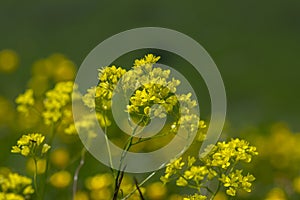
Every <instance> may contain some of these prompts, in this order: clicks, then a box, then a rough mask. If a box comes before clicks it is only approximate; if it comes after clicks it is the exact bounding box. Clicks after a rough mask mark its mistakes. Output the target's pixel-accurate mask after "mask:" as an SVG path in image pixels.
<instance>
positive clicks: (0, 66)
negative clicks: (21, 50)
mask: <svg viewBox="0 0 300 200" xmlns="http://www.w3.org/2000/svg"><path fill="white" fill-rule="evenodd" d="M18 64H19V56H18V54H17V53H16V52H15V51H13V50H9V49H5V50H2V51H0V72H2V73H11V72H14V71H15V70H16V69H17V67H18Z"/></svg>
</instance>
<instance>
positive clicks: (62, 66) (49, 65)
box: [32, 53, 76, 82]
mask: <svg viewBox="0 0 300 200" xmlns="http://www.w3.org/2000/svg"><path fill="white" fill-rule="evenodd" d="M32 74H33V77H35V76H44V77H46V78H47V79H48V80H54V81H55V82H61V81H72V80H74V78H75V74H76V67H75V65H74V63H73V62H72V61H71V60H69V59H67V58H66V57H65V56H64V55H62V54H59V53H55V54H52V55H50V56H49V57H47V58H44V59H40V60H38V61H37V62H35V63H34V64H33V66H32Z"/></svg>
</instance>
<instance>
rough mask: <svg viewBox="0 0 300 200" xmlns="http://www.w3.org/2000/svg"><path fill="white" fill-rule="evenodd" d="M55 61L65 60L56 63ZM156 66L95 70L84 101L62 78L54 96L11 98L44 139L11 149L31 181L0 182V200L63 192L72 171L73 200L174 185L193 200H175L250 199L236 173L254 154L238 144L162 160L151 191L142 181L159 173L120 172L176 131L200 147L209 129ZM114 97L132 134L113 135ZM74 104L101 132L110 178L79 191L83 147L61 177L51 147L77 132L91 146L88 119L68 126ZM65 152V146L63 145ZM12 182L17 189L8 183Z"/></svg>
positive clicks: (143, 63) (245, 179) (127, 195)
mask: <svg viewBox="0 0 300 200" xmlns="http://www.w3.org/2000/svg"><path fill="white" fill-rule="evenodd" d="M59 59H65V58H61V57H59ZM59 59H58V60H59ZM159 59H160V57H159V56H154V55H152V54H148V55H146V56H145V57H144V58H142V59H138V60H135V62H134V64H133V67H132V70H129V71H127V70H126V69H124V68H122V67H116V66H114V65H113V66H107V67H104V68H101V69H99V74H98V84H97V85H96V86H93V87H91V88H89V89H87V91H86V93H85V94H80V93H79V92H78V91H77V86H76V84H74V82H73V78H74V77H72V76H71V78H70V79H69V80H63V81H62V79H61V77H60V78H54V79H53V80H54V83H55V84H54V88H53V89H41V88H38V89H37V88H36V87H31V88H29V89H27V90H26V91H25V93H24V94H20V95H19V96H18V97H17V98H16V103H17V110H18V112H19V113H20V115H21V116H22V117H28V116H33V115H37V116H38V118H37V119H36V120H35V121H34V122H32V123H31V125H32V126H31V127H30V129H33V128H35V129H37V130H41V131H39V132H43V131H44V134H40V133H32V134H25V135H22V136H21V137H20V139H19V140H18V141H17V144H16V145H14V146H13V147H12V150H11V152H12V153H19V154H21V155H23V156H25V157H26V158H28V159H31V160H33V161H34V162H33V165H34V170H33V181H32V180H31V179H30V178H27V177H22V176H20V175H17V174H14V173H10V174H9V175H8V176H0V185H1V190H0V199H30V198H31V197H34V198H36V199H43V198H44V196H45V193H46V192H47V187H46V185H47V184H48V183H50V184H51V185H53V186H54V187H56V188H61V189H62V188H66V187H68V185H69V184H70V182H71V179H72V178H71V172H70V171H72V173H73V183H72V198H73V199H76V200H80V199H84V200H85V199H89V198H91V199H113V200H117V199H145V195H147V196H148V197H150V198H151V195H153V194H151V192H147V191H153V188H159V190H162V191H164V189H165V188H166V187H167V185H169V183H170V182H172V181H173V180H174V181H175V183H176V185H177V186H179V187H182V188H186V191H189V190H188V189H187V188H191V189H193V190H194V191H193V195H192V196H191V195H188V194H181V195H180V196H178V199H184V200H188V199H214V198H215V196H216V195H217V193H218V192H219V191H221V190H225V192H226V194H227V195H228V196H236V195H237V192H238V191H240V190H241V191H246V192H251V186H252V182H253V181H254V180H255V178H254V176H253V175H251V174H249V173H245V172H244V170H242V169H240V168H239V167H240V163H242V162H244V163H249V162H251V160H252V157H253V156H255V155H257V154H258V153H257V151H256V148H255V147H254V146H251V145H250V144H249V143H248V142H246V141H245V140H241V139H238V138H236V139H231V140H230V141H228V142H225V141H223V142H218V143H217V144H216V145H213V146H212V147H209V148H208V149H209V151H207V152H205V156H204V155H196V156H193V155H188V157H186V156H185V155H184V156H182V157H174V158H173V159H172V160H171V161H169V160H167V161H166V162H167V163H168V164H167V163H165V164H166V169H165V173H164V174H163V175H162V176H161V178H160V181H161V182H155V183H153V184H150V186H151V187H150V186H149V187H148V186H146V182H147V181H149V179H150V178H152V177H153V176H154V175H155V174H156V173H158V174H159V170H157V171H154V172H152V173H151V174H150V175H148V176H147V177H146V178H145V179H144V180H142V181H138V180H137V179H136V178H133V179H131V178H130V176H129V174H127V173H125V169H126V162H125V160H126V157H127V152H129V151H132V152H147V151H153V150H155V149H159V148H161V147H162V146H164V145H165V144H167V143H168V142H169V141H170V139H172V138H173V137H175V136H176V135H178V130H179V129H180V130H183V132H184V133H185V135H183V136H184V139H186V140H190V139H191V138H192V134H191V133H193V132H196V133H197V137H196V138H197V143H196V144H193V145H196V146H197V145H199V146H200V145H201V143H202V142H203V140H205V129H206V126H207V125H206V123H205V122H204V121H203V120H201V119H200V118H199V117H198V113H197V109H196V106H197V101H196V100H194V99H193V95H192V93H190V92H189V91H188V92H187V93H182V94H177V92H178V87H179V86H180V84H181V81H180V80H178V79H176V78H174V77H172V74H171V72H170V70H168V69H163V68H160V67H155V63H156V62H157V61H158V60H159ZM55 62H57V59H56V61H55ZM67 63H68V65H67V66H69V68H68V69H72V68H70V63H69V62H67ZM49 74H50V75H49ZM49 74H48V76H49V77H48V79H51V78H50V77H52V78H53V76H54V77H55V76H59V75H57V74H55V73H54V75H53V73H52V74H51V73H49ZM48 81H49V80H48ZM46 88H47V87H46ZM115 91H121V93H122V95H124V98H125V99H128V100H129V101H128V102H125V104H126V105H125V106H126V107H125V109H124V110H123V112H124V113H127V115H128V121H127V122H126V123H128V126H129V127H130V128H131V133H130V134H129V135H120V134H117V133H118V132H120V130H118V129H117V128H116V125H117V124H116V122H115V121H114V117H113V114H112V107H113V106H114V104H113V98H114V95H115ZM72 93H73V96H72ZM72 101H82V102H83V103H84V105H85V106H86V107H87V108H88V109H89V110H90V111H95V113H96V119H97V121H96V122H97V123H98V124H99V125H100V126H101V127H102V128H103V129H104V130H105V131H104V132H105V140H106V147H107V152H108V154H109V155H108V157H109V169H110V172H111V173H102V174H98V175H95V176H90V177H88V178H87V179H86V181H85V190H84V189H82V188H83V186H82V185H80V179H79V178H80V173H81V169H82V167H83V166H84V165H85V162H86V157H87V150H86V148H85V147H82V150H81V151H80V154H79V156H76V157H75V158H74V159H75V160H77V159H79V160H80V161H79V164H78V166H77V167H75V168H71V170H67V168H68V164H70V163H71V162H70V163H68V160H69V155H68V154H67V153H66V152H65V151H64V150H61V149H60V148H58V147H56V146H58V144H56V143H55V139H56V138H57V137H61V138H64V137H68V139H70V138H71V137H73V138H77V132H80V131H81V130H86V131H87V133H88V135H87V138H88V140H90V141H92V140H93V138H95V137H96V136H97V133H96V132H95V131H94V127H95V126H96V125H97V123H95V121H94V120H92V119H93V117H94V116H93V115H92V114H91V113H89V112H86V113H84V114H83V115H82V116H81V117H80V119H77V120H76V122H74V120H73V116H72V112H73V110H72V109H71V103H72ZM79 109H80V108H79ZM155 119H165V120H166V125H165V127H164V128H163V129H162V130H160V131H159V132H158V133H157V134H155V135H151V136H149V137H138V136H139V134H140V133H141V132H142V131H143V130H144V129H145V127H147V126H148V125H149V124H151V122H152V121H154V120H155ZM40 124H42V125H40ZM181 136H182V135H181ZM61 140H62V141H64V140H63V139H61ZM71 140H74V139H71ZM108 140H111V141H113V143H114V144H116V145H118V146H121V147H122V149H123V152H122V154H121V157H120V160H119V166H114V162H113V152H111V147H110V145H109V143H108ZM124 141H125V142H124ZM63 143H64V142H62V144H63ZM62 144H59V145H62ZM149 144H151V145H149ZM65 145H66V146H67V145H68V144H67V142H65ZM56 157H62V158H63V160H67V161H66V162H67V163H66V162H64V161H61V160H59V159H57V158H56ZM41 161H43V163H44V166H43V167H42V166H41V164H39V162H41ZM12 181H15V182H16V184H15V185H13V184H11V182H12ZM32 182H33V185H34V186H33V187H32V186H31V184H32ZM41 182H42V183H43V184H42V185H40V183H41ZM166 184H167V185H166ZM17 185H20V186H17ZM80 188H81V189H80ZM165 193H166V192H165ZM1 195H2V196H3V197H2V196H1ZM164 195H165V194H161V196H160V197H159V195H158V196H156V197H155V196H154V197H153V198H151V199H163V198H164Z"/></svg>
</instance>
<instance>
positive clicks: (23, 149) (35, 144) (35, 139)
mask: <svg viewBox="0 0 300 200" xmlns="http://www.w3.org/2000/svg"><path fill="white" fill-rule="evenodd" d="M44 140H45V136H43V135H41V134H39V133H32V134H28V135H22V137H21V138H20V139H19V140H18V141H17V145H16V146H13V147H12V150H11V152H12V153H20V154H22V155H23V156H31V157H39V156H41V155H43V154H45V153H47V151H48V150H49V149H50V146H49V145H48V144H43V145H41V144H42V143H43V142H44Z"/></svg>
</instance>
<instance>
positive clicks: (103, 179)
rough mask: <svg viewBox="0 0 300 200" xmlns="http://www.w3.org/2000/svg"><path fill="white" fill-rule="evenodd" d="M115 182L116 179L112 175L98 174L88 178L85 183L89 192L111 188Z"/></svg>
mask: <svg viewBox="0 0 300 200" xmlns="http://www.w3.org/2000/svg"><path fill="white" fill-rule="evenodd" d="M113 181H114V179H113V177H112V175H111V174H97V175H95V176H93V177H90V178H88V179H87V180H86V182H85V185H86V187H87V188H88V189H89V190H98V189H101V188H104V187H109V186H111V185H112V184H113Z"/></svg>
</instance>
